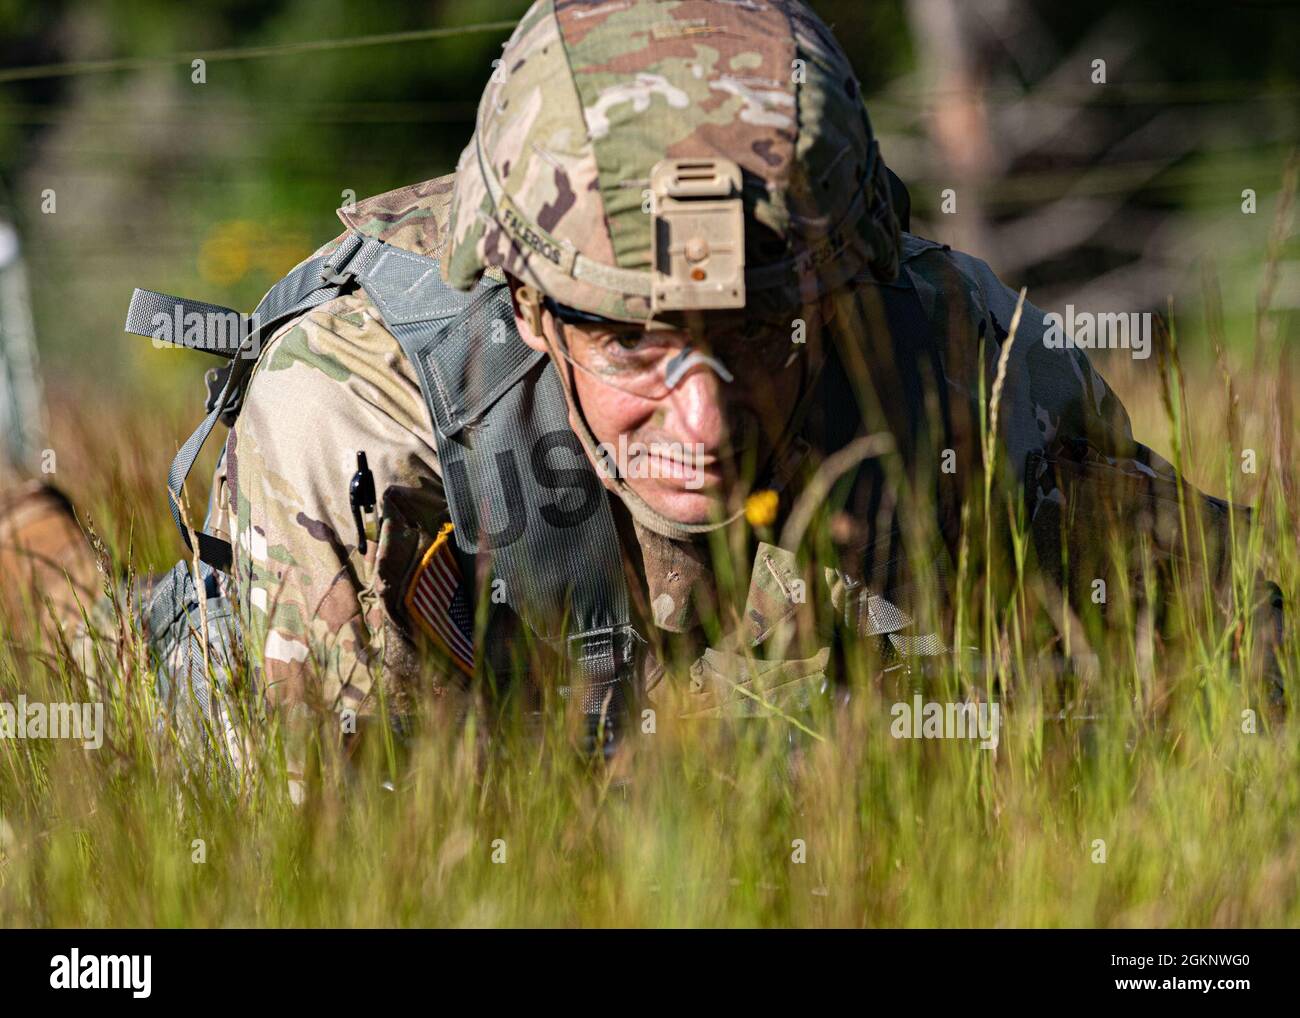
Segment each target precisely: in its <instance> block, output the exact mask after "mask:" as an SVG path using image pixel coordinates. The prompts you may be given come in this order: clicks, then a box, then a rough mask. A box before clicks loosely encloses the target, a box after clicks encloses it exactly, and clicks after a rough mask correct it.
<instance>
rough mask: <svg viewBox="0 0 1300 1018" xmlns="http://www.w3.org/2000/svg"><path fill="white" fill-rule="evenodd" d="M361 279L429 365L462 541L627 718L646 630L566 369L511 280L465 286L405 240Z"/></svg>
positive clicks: (599, 698) (585, 694) (426, 385)
mask: <svg viewBox="0 0 1300 1018" xmlns="http://www.w3.org/2000/svg"><path fill="white" fill-rule="evenodd" d="M357 280H358V282H359V283H360V284H361V285H362V286H363V287H364V288H365V290H366V292H367V294H369V296H370V298H371V300H373V301H374V302H375V305H376V306H377V307H378V308H379V310H380V313H381V314H382V315H383V318H384V324H385V325H386V326H387V327H388V329H389V331H390V332H392V333H393V335H394V336H396V337H397V340H398V342H399V343H400V344H401V346H402V349H403V350H404V351H405V352H406V354H407V356H408V357H409V358H410V360H411V362H412V364H414V365H415V368H416V371H417V373H418V377H419V381H420V388H421V391H422V392H423V394H424V398H425V402H426V403H427V404H428V407H429V413H430V416H431V418H432V421H433V425H434V431H435V440H436V442H437V446H438V459H439V463H440V464H441V467H442V474H443V485H444V488H445V490H446V492H447V501H448V506H449V508H450V511H451V518H452V522H453V523H454V524H455V530H454V534H455V540H456V544H457V547H458V548H459V550H460V551H461V552H462V553H464V554H466V555H469V556H476V555H479V554H487V555H490V557H491V560H492V568H493V574H494V576H495V577H496V578H497V579H500V580H504V581H505V589H504V595H505V599H506V603H507V604H508V605H509V606H510V607H511V608H512V609H513V610H514V611H515V612H516V613H517V614H518V615H519V617H520V618H521V619H523V620H524V622H525V623H526V624H527V625H528V627H529V628H530V629H531V630H532V631H533V632H534V633H536V634H537V635H538V636H539V637H541V638H542V639H544V640H546V641H547V642H549V643H551V644H552V645H554V646H556V649H557V650H560V651H561V653H563V654H564V656H565V657H566V658H568V659H569V660H570V661H572V662H573V663H574V664H575V665H577V667H578V671H579V672H580V677H581V680H582V685H581V693H580V696H581V698H582V708H583V710H584V711H586V712H587V713H589V714H593V715H594V714H601V713H608V714H609V715H610V716H615V715H616V714H617V712H618V710H619V708H620V706H621V703H620V702H619V698H620V697H621V696H622V695H623V690H624V686H623V683H622V680H623V679H624V678H626V676H627V674H628V670H629V668H630V666H631V665H632V662H633V659H634V650H635V644H636V642H637V636H636V634H635V632H634V630H633V628H632V625H631V622H630V608H629V599H628V592H627V584H626V580H625V578H624V575H623V560H622V553H621V550H620V547H619V542H618V536H617V533H616V530H615V526H614V517H613V513H612V512H611V510H610V505H609V494H608V492H607V491H606V490H605V488H604V486H603V485H602V484H601V483H600V480H599V478H597V476H596V473H595V471H594V470H593V468H592V466H591V464H590V462H589V461H588V459H587V457H586V454H585V452H584V451H583V449H582V445H581V443H580V442H579V441H578V437H577V436H576V435H575V434H574V433H573V429H572V428H571V427H570V426H569V419H568V404H567V402H566V401H565V398H564V392H563V389H562V387H561V385H560V381H559V378H558V377H557V375H556V374H555V368H554V367H553V365H552V364H551V363H550V361H549V360H548V359H547V358H546V356H545V354H543V353H541V352H539V351H535V350H533V349H531V348H529V347H528V346H527V345H526V344H525V343H524V342H523V340H522V339H521V338H520V337H519V333H518V331H517V330H516V328H515V318H514V311H513V308H512V305H511V301H510V291H509V287H508V286H507V285H506V284H505V282H503V281H499V280H492V279H490V278H485V279H484V280H483V281H482V282H481V283H480V284H479V285H478V287H476V288H475V289H474V290H473V291H471V292H470V293H462V292H460V291H457V290H454V289H452V288H451V287H449V286H447V285H446V284H445V283H444V282H443V281H442V276H441V274H440V273H439V271H438V267H437V263H436V262H434V261H432V260H430V259H428V258H424V257H422V256H420V255H415V254H413V253H411V252H408V251H402V250H400V249H397V248H391V247H390V248H387V249H385V250H384V251H383V252H382V254H381V255H380V256H379V257H378V258H377V259H376V260H375V261H374V262H373V263H371V264H370V265H369V266H368V267H367V268H366V269H365V270H364V271H362V272H361V273H359V274H358V277H357ZM561 643H563V644H564V646H559V644H561Z"/></svg>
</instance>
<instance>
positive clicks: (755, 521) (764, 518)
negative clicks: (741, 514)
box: [745, 488, 781, 527]
mask: <svg viewBox="0 0 1300 1018" xmlns="http://www.w3.org/2000/svg"><path fill="white" fill-rule="evenodd" d="M780 504H781V496H779V495H778V494H777V493H776V492H775V491H773V490H772V489H771V488H764V489H763V490H762V491H756V492H754V493H753V494H752V495H750V496H749V498H747V499H745V519H747V520H749V525H750V526H751V527H770V526H771V525H772V524H773V523H775V522H776V510H777V507H778V506H780Z"/></svg>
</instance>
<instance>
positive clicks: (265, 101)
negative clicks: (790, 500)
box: [0, 0, 1300, 484]
mask: <svg viewBox="0 0 1300 1018" xmlns="http://www.w3.org/2000/svg"><path fill="white" fill-rule="evenodd" d="M812 6H813V7H814V8H815V9H816V10H817V11H818V12H819V13H820V14H821V15H822V17H823V18H824V19H825V20H826V21H827V22H828V23H830V24H831V26H832V27H833V29H834V31H835V33H836V35H837V37H838V38H839V39H840V41H841V42H842V44H843V45H844V46H845V48H846V49H847V50H848V52H849V54H850V56H851V57H852V60H853V63H854V65H855V67H856V69H857V72H858V75H859V77H860V79H861V81H862V83H863V85H864V89H865V93H866V95H867V96H868V97H869V101H868V107H869V110H870V113H871V116H872V119H873V122H874V124H875V126H876V129H877V132H878V134H879V135H880V138H881V145H882V149H883V152H884V154H885V158H886V161H887V162H888V163H889V164H890V165H891V166H892V167H893V168H894V169H895V170H896V171H897V172H898V174H899V175H900V176H901V177H902V178H903V180H904V181H905V182H906V183H907V184H908V186H909V187H910V189H911V194H912V202H913V222H912V229H913V232H915V233H920V234H923V235H926V236H929V237H933V238H935V239H938V240H941V241H945V242H949V243H951V244H953V245H954V246H957V247H960V248H962V249H964V250H968V251H970V252H972V253H974V254H977V255H979V256H981V257H983V258H985V259H986V260H987V261H989V262H990V263H991V264H992V265H993V267H994V268H995V269H997V270H998V271H999V273H1000V274H1001V275H1002V277H1003V278H1004V279H1005V280H1006V281H1007V282H1008V283H1009V284H1011V285H1012V286H1016V287H1018V286H1021V285H1027V286H1028V287H1029V295H1030V298H1031V299H1032V300H1034V301H1035V302H1036V303H1038V304H1039V305H1040V306H1042V307H1044V308H1045V309H1048V310H1062V309H1063V307H1064V305H1065V304H1066V303H1067V302H1069V303H1073V304H1074V305H1075V306H1076V308H1078V309H1080V310H1087V309H1089V308H1093V309H1099V310H1107V311H1142V310H1165V309H1166V308H1167V306H1168V302H1169V300H1170V299H1172V300H1173V302H1174V307H1175V309H1176V311H1177V313H1178V316H1179V321H1180V326H1183V331H1184V332H1185V334H1186V335H1185V342H1186V344H1187V346H1188V347H1190V348H1192V349H1193V350H1194V349H1195V348H1196V346H1197V344H1198V343H1199V344H1201V345H1202V346H1205V347H1206V348H1207V349H1208V347H1209V346H1210V345H1212V344H1213V342H1215V341H1216V340H1217V341H1218V342H1219V343H1220V344H1221V345H1224V346H1226V347H1228V353H1229V355H1230V356H1231V357H1233V358H1235V359H1236V360H1237V361H1241V360H1242V359H1243V358H1244V361H1245V363H1248V364H1249V363H1253V364H1254V367H1255V369H1256V370H1260V369H1261V368H1262V369H1264V370H1268V364H1270V363H1274V364H1275V363H1276V358H1275V357H1274V359H1273V360H1272V361H1268V360H1267V359H1265V360H1261V358H1266V355H1267V356H1273V354H1272V353H1269V351H1270V350H1272V351H1274V352H1275V349H1276V346H1277V344H1281V343H1285V342H1288V341H1289V340H1290V339H1293V338H1294V330H1293V329H1292V328H1291V326H1292V325H1293V324H1294V320H1295V315H1294V309H1295V308H1296V307H1297V306H1300V262H1298V260H1297V258H1298V254H1297V250H1296V243H1295V241H1294V240H1293V239H1291V238H1290V236H1289V234H1285V233H1282V232H1279V231H1276V230H1275V228H1274V222H1275V220H1276V219H1277V212H1278V209H1277V206H1278V204H1279V198H1280V196H1281V195H1282V194H1283V193H1284V188H1283V181H1284V177H1285V176H1286V167H1287V163H1288V155H1289V153H1290V152H1291V150H1292V149H1293V147H1294V145H1295V141H1296V138H1297V126H1298V124H1297V120H1298V111H1300V101H1298V100H1300V59H1297V53H1300V17H1297V11H1296V9H1295V7H1293V6H1291V5H1289V4H1283V3H1269V2H1257V3H1236V4H1232V5H1228V4H1222V3H1209V2H1200V0H1190V2H1183V3H1179V4H1177V5H1172V4H1166V3H1160V2H1155V0H1151V2H1137V3H1134V2H1128V3H1117V2H1110V0H1094V2H1091V3H1087V4H1062V3H1059V2H1051V0H872V2H864V0H815V2H814V3H813V4H812ZM526 7H527V4H526V3H521V2H508V0H457V2H454V3H451V2H409V0H408V2H403V3H383V2H368V3H353V2H341V0H204V2H202V3H186V4H177V3H166V2H161V0H135V2H126V0H121V2H95V0H42V2H41V3H38V4H33V3H31V2H29V0H0V329H3V332H0V335H3V337H4V342H5V344H6V346H7V348H8V349H9V351H10V355H9V358H8V359H9V362H10V364H9V367H8V368H7V369H6V370H7V371H8V372H9V374H10V376H11V380H10V382H9V384H8V386H7V388H8V391H9V395H8V396H7V397H4V398H5V399H7V400H8V407H7V408H6V407H4V406H0V412H3V413H5V414H7V424H6V427H7V436H8V440H9V441H10V443H11V444H13V443H16V442H26V443H27V444H28V446H29V447H30V448H29V451H32V450H35V451H39V449H40V448H43V443H45V442H46V441H49V440H48V439H46V438H45V437H43V435H42V432H41V429H40V427H39V426H38V425H36V424H34V423H33V422H34V421H35V420H36V418H37V416H38V414H37V413H36V412H35V411H34V410H32V408H31V407H30V406H25V405H24V403H23V401H24V399H29V397H25V396H24V395H23V393H24V392H30V391H31V387H30V385H28V384H26V382H25V378H24V373H25V372H26V373H30V371H29V368H28V367H25V366H24V365H25V364H26V365H30V363H31V358H30V357H28V356H26V354H25V353H24V351H26V350H27V349H29V348H34V349H36V350H38V351H39V356H40V359H41V362H42V366H43V376H44V379H45V386H46V389H47V391H48V393H49V396H50V399H49V404H50V407H51V408H52V409H51V411H50V413H49V416H50V417H53V418H55V420H54V421H53V424H54V430H55V431H56V432H58V431H59V428H60V427H64V428H65V429H66V428H68V427H73V426H74V425H75V427H76V428H79V429H82V430H83V431H85V430H88V429H93V428H94V427H95V426H96V420H97V415H100V414H107V413H109V411H108V410H105V409H104V408H106V407H112V406H119V407H120V406H121V405H122V404H123V403H126V404H127V405H129V406H130V407H131V408H132V413H131V414H129V415H127V416H126V417H125V418H124V419H123V418H122V417H121V415H113V417H114V420H115V421H117V422H118V423H116V424H115V425H114V426H115V427H121V428H128V429H130V428H138V432H137V433H135V434H136V437H137V438H138V441H139V442H140V443H141V444H144V443H153V444H160V443H161V444H162V445H164V446H165V447H166V448H165V450H164V451H165V452H166V454H167V455H170V453H171V452H172V451H174V449H175V447H176V446H177V445H178V444H179V443H180V442H181V441H182V440H183V438H184V437H185V434H186V433H187V432H188V429H187V428H185V427H184V425H185V424H188V422H189V421H190V420H191V419H197V417H198V416H200V415H201V400H202V387H201V375H202V372H203V370H204V368H206V367H208V366H209V365H210V364H211V361H210V360H209V359H208V358H206V357H204V356H203V355H202V354H195V353H192V352H183V351H176V352H169V351H158V350H155V349H154V348H153V347H152V345H151V344H150V343H148V342H146V341H144V340H141V339H138V338H132V337H129V336H126V335H124V334H123V332H122V321H123V318H124V314H125V310H126V306H127V302H128V300H129V298H130V294H131V290H132V288H133V287H135V286H144V287H148V288H150V289H157V290H162V291H166V292H171V293H177V294H181V295H184V296H189V297H195V298H198V299H202V300H208V301H213V302H215V303H218V304H224V305H229V306H232V307H236V308H240V309H251V308H252V307H253V305H254V304H255V303H256V302H257V300H258V298H259V297H260V296H261V294H262V292H263V291H264V290H265V289H266V288H267V287H269V286H270V285H271V284H272V283H273V282H275V281H276V279H278V278H279V277H280V276H281V275H282V274H283V273H284V272H285V271H286V270H287V269H289V268H290V267H291V266H292V265H293V264H294V263H296V262H297V261H298V260H300V259H301V258H303V257H305V256H306V255H307V254H309V253H310V252H311V251H312V250H313V249H314V248H315V247H317V246H318V245H319V244H321V243H323V242H324V241H326V240H328V239H329V238H330V237H332V236H334V235H335V234H337V233H338V232H339V229H340V224H339V223H338V221H337V219H336V218H335V216H334V214H333V210H334V209H335V208H336V207H338V206H339V205H340V204H342V203H343V202H344V201H346V200H347V198H348V192H349V191H351V192H355V195H356V196H357V197H366V196H369V195H372V194H376V193H379V192H383V191H386V190H389V189H391V188H395V187H399V186H401V185H404V184H408V183H412V182H415V181H419V180H424V179H427V178H429V177H433V176H437V175H439V174H442V173H446V172H448V171H449V170H451V169H452V168H453V167H454V164H455V161H456V158H457V156H458V154H459V152H460V150H461V148H462V147H463V146H464V144H465V143H466V141H467V139H468V138H469V135H470V132H471V128H472V123H473V113H474V110H475V106H476V101H477V98H478V95H479V92H480V90H481V88H482V86H483V84H484V82H485V80H486V79H487V77H488V75H489V74H490V73H491V71H492V60H493V59H494V58H495V57H496V56H497V55H499V52H500V47H501V44H502V43H503V41H504V40H505V39H506V37H507V36H508V34H509V28H508V26H506V25H504V24H498V23H500V22H511V21H513V20H514V19H516V18H517V17H518V16H519V14H520V13H522V11H523V10H525V9H526ZM444 29H454V30H455V32H454V33H453V34H449V35H447V36H445V37H433V38H431V37H429V33H430V31H431V30H444ZM403 33H407V34H414V35H416V37H415V38H410V37H408V36H407V35H403ZM374 36H389V37H390V38H387V39H374V38H366V37H374ZM394 36H395V38H394ZM196 56H202V57H203V58H204V59H205V61H206V67H205V73H204V77H205V80H204V81H203V82H201V83H198V82H195V81H194V80H193V78H194V71H193V70H192V67H191V60H192V59H193V58H194V57H196ZM1098 61H1103V62H1104V68H1103V66H1102V65H1101V64H1098V63H1097V62H1098ZM1100 74H1104V81H1102V80H1099V75H1100ZM945 188H952V189H954V191H955V193H956V213H955V214H945V213H944V212H943V211H941V201H942V194H943V191H944V189H945ZM1243 192H1250V193H1251V194H1252V195H1253V198H1250V197H1243ZM1250 201H1253V203H1254V205H1253V207H1254V208H1255V210H1256V211H1255V212H1254V214H1249V213H1247V212H1243V202H1250ZM1261 294H1262V295H1263V298H1261ZM1261 299H1265V300H1266V301H1267V302H1268V303H1269V304H1271V306H1272V307H1274V308H1277V309H1282V310H1283V311H1284V315H1283V316H1282V318H1281V319H1280V324H1281V327H1280V328H1279V325H1278V323H1277V322H1275V323H1274V324H1273V325H1272V326H1271V328H1272V331H1273V333H1275V334H1274V335H1267V336H1265V335H1262V334H1261V332H1260V329H1259V328H1258V327H1257V323H1256V320H1255V318H1256V314H1255V313H1256V306H1257V302H1258V301H1260V300H1261ZM28 304H30V313H28V311H29V309H28ZM1207 313H1208V316H1209V317H1208V319H1207V318H1206V315H1207ZM1184 316H1186V324H1184V321H1183V317H1184ZM1207 323H1208V325H1207ZM1188 326H1190V327H1188ZM1262 341H1266V344H1267V346H1268V348H1269V349H1268V350H1266V349H1265V348H1264V345H1263V344H1262ZM1121 357H1123V355H1120V354H1100V355H1098V363H1099V366H1100V367H1101V369H1102V371H1103V373H1107V374H1108V377H1109V376H1110V375H1111V374H1112V372H1111V370H1110V367H1113V368H1114V372H1116V373H1118V376H1119V377H1118V378H1112V382H1113V383H1114V384H1115V385H1116V387H1117V388H1119V389H1120V391H1121V395H1123V393H1124V384H1125V383H1124V377H1123V376H1124V375H1125V373H1126V372H1130V371H1132V370H1133V368H1134V362H1133V361H1131V360H1129V359H1128V358H1126V357H1124V358H1123V362H1122V363H1121V362H1120V360H1119V359H1118V358H1121ZM1149 363H1150V364H1152V365H1153V366H1154V363H1155V361H1154V358H1153V359H1152V361H1151V362H1149ZM3 388H5V387H4V386H0V389H3ZM173 422H178V423H177V426H176V427H172V424H173ZM164 427H166V428H169V429H171V430H161V429H163V428H164ZM24 429H25V433H24ZM73 437H75V436H73ZM64 442H65V444H71V438H66V439H65V440H64ZM69 455H73V456H75V455H78V454H77V453H76V452H75V450H70V451H69ZM149 458H150V461H151V462H152V459H153V456H152V453H151V454H150V457H149ZM158 483H159V484H161V479H159V482H158Z"/></svg>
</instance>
